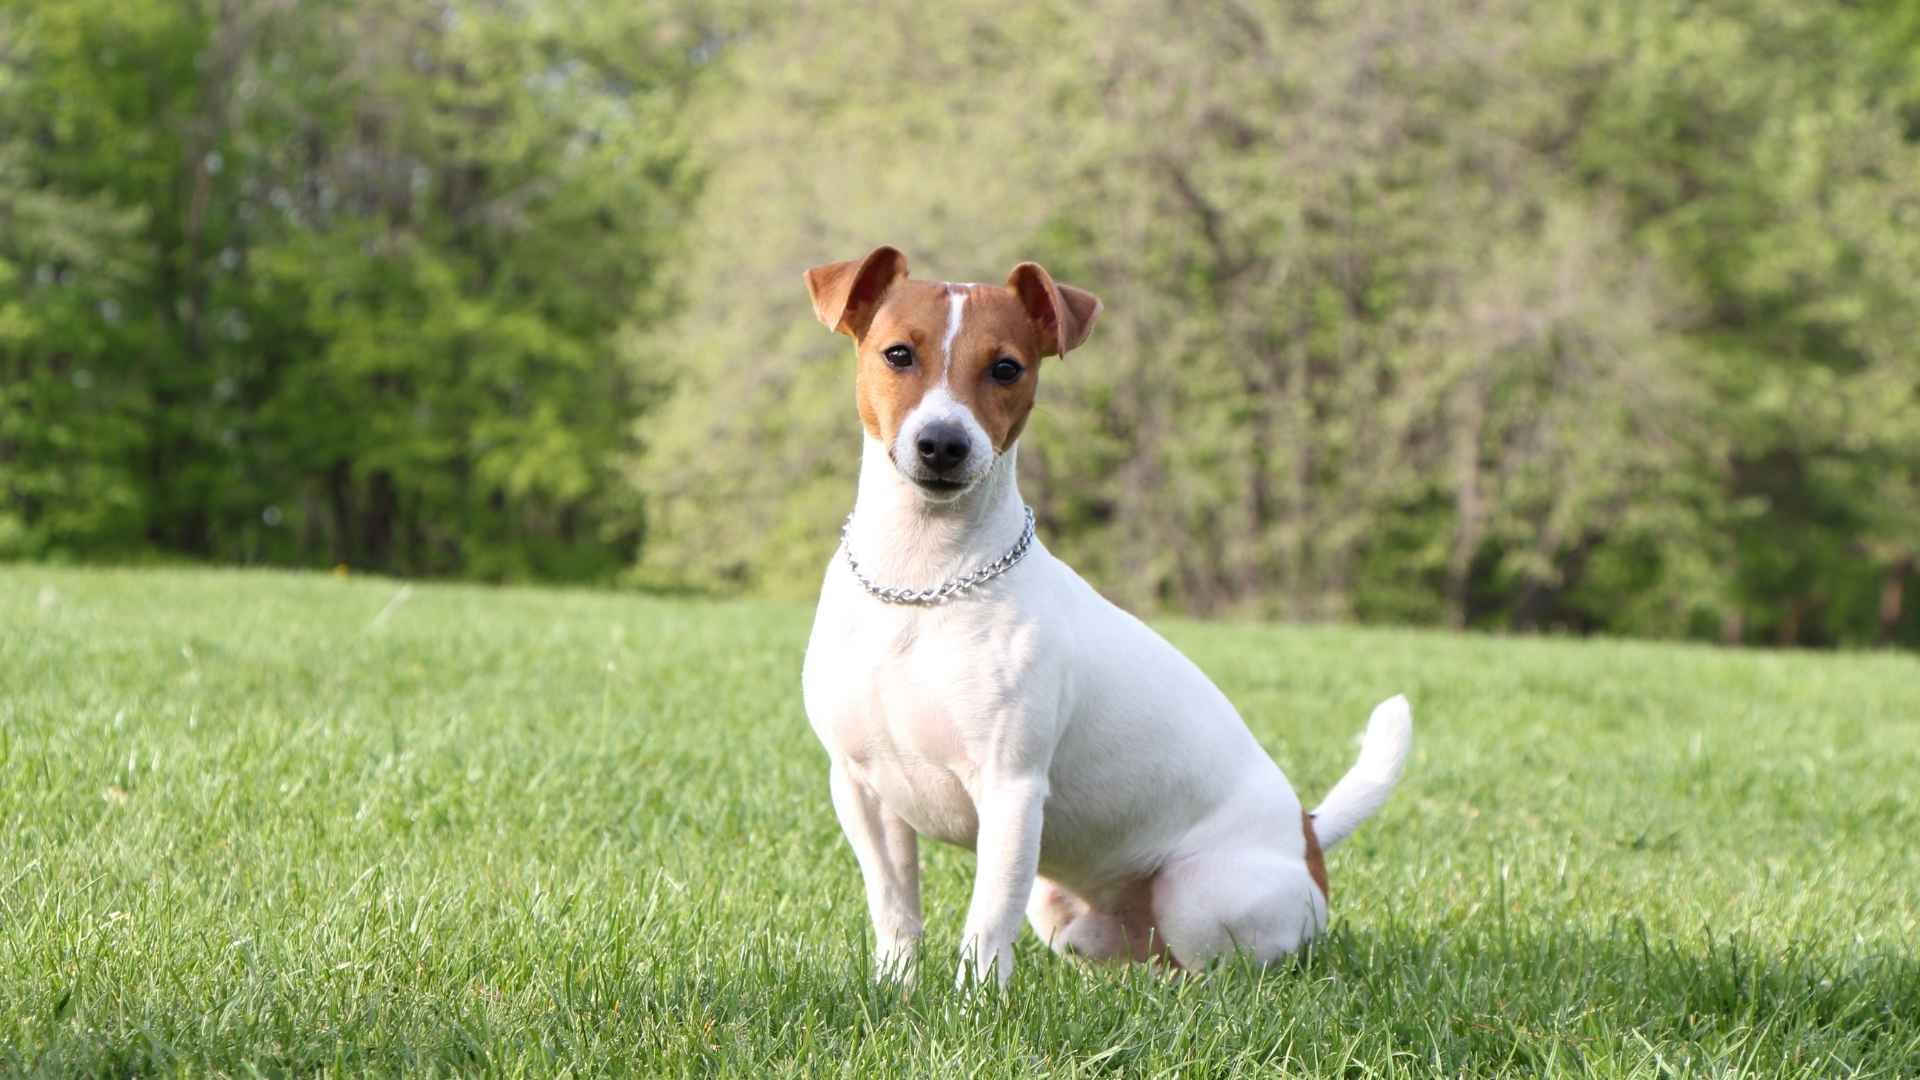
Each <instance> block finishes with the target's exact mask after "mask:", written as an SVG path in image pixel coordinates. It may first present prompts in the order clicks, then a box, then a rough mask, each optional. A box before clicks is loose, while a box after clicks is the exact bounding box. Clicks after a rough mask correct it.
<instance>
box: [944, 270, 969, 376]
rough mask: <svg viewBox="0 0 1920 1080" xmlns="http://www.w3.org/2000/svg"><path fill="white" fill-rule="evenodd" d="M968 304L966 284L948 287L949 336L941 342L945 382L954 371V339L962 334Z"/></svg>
mask: <svg viewBox="0 0 1920 1080" xmlns="http://www.w3.org/2000/svg"><path fill="white" fill-rule="evenodd" d="M966 306H967V288H966V286H964V285H950V286H948V287H947V336H946V340H944V341H942V342H941V343H940V355H941V357H942V359H943V360H944V361H945V362H946V366H945V367H944V368H942V369H941V371H940V376H941V381H942V382H945V381H946V377H947V375H948V374H949V373H951V372H952V371H953V339H954V338H956V337H958V336H959V335H960V317H961V315H962V313H963V312H964V310H965V308H966Z"/></svg>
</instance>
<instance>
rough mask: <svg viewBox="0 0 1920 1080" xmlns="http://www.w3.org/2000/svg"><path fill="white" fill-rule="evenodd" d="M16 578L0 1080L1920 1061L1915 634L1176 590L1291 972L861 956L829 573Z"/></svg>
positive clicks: (1026, 952)
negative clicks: (1210, 614)
mask: <svg viewBox="0 0 1920 1080" xmlns="http://www.w3.org/2000/svg"><path fill="white" fill-rule="evenodd" d="M399 589H400V587H399V586H398V585H397V584H396V583H394V582H390V581H383V580H361V579H353V580H341V579H336V578H332V577H327V576H317V575H308V576H301V575H285V574H269V573H243V572H213V571H119V572H115V571H79V570H51V569H39V568H21V567H15V568H0V1075H8V1074H21V1073H24V1074H34V1073H38V1074H45V1075H61V1076H65V1075H74V1074H114V1075H133V1074H138V1075H143V1076H144V1075H152V1074H156V1073H172V1072H182V1073H195V1074H203V1073H226V1074H248V1073H252V1072H255V1071H260V1072H265V1073H277V1074H288V1073H302V1074H304V1073H315V1072H328V1073H335V1072H337V1073H360V1072H367V1071H374V1072H396V1073H398V1072H404V1073H425V1072H443V1073H460V1074H474V1073H496V1072H497V1073H555V1072H566V1073H582V1074H598V1073H644V1074H667V1075H680V1074H702V1075H714V1074H725V1075H739V1076H760V1075H780V1074H789V1073H792V1074H810V1075H811V1074H832V1075H843V1076H869V1075H875V1074H878V1073H899V1074H940V1075H962V1074H964V1075H969V1076H974V1075H978V1076H1002V1075H1024V1074H1033V1073H1055V1074H1066V1075H1073V1074H1111V1075H1124V1076H1144V1075H1156V1074H1179V1075H1208V1076H1215V1075H1256V1074H1271V1073H1272V1072H1274V1071H1275V1070H1284V1071H1285V1072H1287V1073H1290V1074H1311V1075H1344V1076H1375V1075H1407V1076H1426V1075H1433V1074H1435V1073H1444V1074H1449V1075H1451V1074H1461V1073H1465V1074H1498V1073H1505V1074H1512V1075H1539V1074H1543V1073H1575V1074H1594V1075H1627V1074H1631V1075H1665V1074H1668V1073H1674V1074H1727V1075H1731V1074H1736V1073H1741V1074H1766V1075H1775V1074H1786V1075H1805V1076H1838V1075H1871V1076H1913V1075H1916V1074H1920V946H1917V945H1916V941H1917V939H1920V914H1917V913H1916V900H1915V898H1916V889H1917V888H1920V856H1917V855H1916V841H1917V840H1920V796H1916V794H1915V792H1914V785H1915V783H1916V781H1920V659H1916V658H1915V657H1912V656H1898V655H1838V656H1836V655H1816V654H1780V653H1769V652H1726V651H1716V650H1711V649H1703V648H1695V647H1681V646H1673V645H1653V644H1629V643H1615V642H1576V641H1555V640H1525V639H1521V640H1504V639H1496V638H1485V637H1450V636H1445V635H1439V634H1432V633H1417V632H1404V631H1384V630H1345V629H1339V630H1328V629H1303V628H1291V627H1267V626H1241V625H1227V624H1198V623H1191V622H1178V621H1170V622H1166V623H1163V624H1162V625H1163V628H1164V629H1165V630H1166V632H1167V633H1168V634H1169V635H1170V636H1171V637H1172V638H1173V639H1174V641H1175V643H1176V644H1178V645H1179V646H1181V647H1182V648H1183V649H1185V650H1187V651H1188V652H1189V654H1190V655H1192V656H1193V657H1194V658H1195V659H1196V660H1197V661H1198V662H1199V663H1200V665H1201V666H1202V667H1203V668H1205V669H1206V670H1207V671H1208V672H1210V673H1211V674H1212V675H1213V676H1214V677H1215V678H1216V679H1217V680H1218V681H1219V682H1220V683H1221V684H1222V686H1223V687H1224V688H1225V689H1226V690H1227V692H1228V694H1229V695H1230V696H1232V697H1233V698H1234V699H1235V701H1236V702H1238V703H1239V705H1240V706H1241V708H1242V710H1243V712H1244V713H1245V714H1246V715H1247V717H1248V720H1249V722H1250V723H1251V724H1252V726H1253V728H1254V730H1255V731H1256V732H1257V733H1258V734H1259V736H1260V737H1261V740H1262V741H1263V742H1264V743H1265V744H1266V746H1267V747H1268V748H1269V749H1270V750H1271V751H1272V752H1273V753H1274V754H1275V756H1276V757H1277V758H1278V760H1279V761H1280V763H1281V764H1282V765H1283V766H1284V767H1285V768H1286V770H1287V772H1288V774H1289V775H1290V776H1291V777H1293V779H1294V781H1295V782H1296V783H1297V784H1298V785H1299V786H1300V788H1301V790H1302V792H1303V794H1304V795H1305V796H1306V797H1307V798H1308V799H1309V800H1311V799H1313V798H1314V797H1316V796H1317V795H1319V794H1320V793H1321V792H1323V791H1324V790H1325V789H1326V788H1327V787H1328V786H1329V785H1330V784H1331V783H1332V782H1333V781H1334V779H1335V778H1336V777H1338V776H1339V774H1340V773H1341V772H1342V771H1343V770H1344V769H1345V768H1346V766H1347V764H1348V763H1349V760H1350V755H1351V753H1352V750H1353V745H1354V744H1353V737H1354V735H1355V734H1356V733H1357V732H1358V730H1359V729H1360V727H1361V725H1362V724H1363V723H1364V721H1365V719H1366V715H1367V709H1368V708H1369V706H1371V705H1372V704H1373V703H1374V702H1375V701H1377V700H1379V699H1381V698H1383V697H1385V696H1387V695H1388V694H1390V693H1393V692H1395V691H1405V692H1406V693H1407V694H1408V696H1409V697H1410V698H1411V699H1412V700H1413V704H1414V718H1415V750H1414V756H1413V759H1412V761H1411V763H1410V764H1409V766H1408V770H1407V775H1406V779H1405V780H1403V781H1402V783H1401V786H1400V789H1399V790H1398V792H1396V793H1395V795H1394V797H1393V799H1392V800H1391V801H1390V802H1389V803H1388V804H1387V808H1386V810H1385V811H1384V812H1383V813H1382V814H1381V815H1380V816H1379V817H1377V818H1376V819H1374V820H1373V821H1372V822H1370V823H1369V824H1368V825H1366V826H1365V827H1364V828H1362V829H1361V831H1360V832H1359V833H1358V834H1356V836H1355V837H1354V839H1352V840H1351V841H1349V842H1348V843H1347V844H1346V846H1344V847H1342V848H1341V849H1340V850H1339V851H1338V852H1337V853H1335V854H1334V855H1333V856H1332V857H1331V858H1330V861H1329V862H1330V865H1329V869H1330V872H1331V874H1332V877H1333V900H1334V918H1335V922H1334V930H1333V933H1332V934H1331V936H1330V937H1329V938H1328V939H1326V940H1325V941H1324V942H1322V944H1321V945H1320V946H1319V947H1318V948H1317V949H1315V950H1314V951H1313V952H1312V954H1311V955H1310V956H1309V957H1307V958H1306V959H1305V960H1304V961H1302V962H1301V963H1299V964H1296V965H1291V966H1288V967H1286V968H1284V969H1279V970H1271V971H1267V972H1264V973H1261V972H1257V971H1252V970H1247V969H1245V968H1243V967H1241V968H1235V967H1229V968H1226V969H1220V970H1216V971H1214V972H1212V973H1211V974H1210V975H1209V976H1208V977H1206V978H1203V979H1185V980H1181V979H1167V978H1162V977H1157V976H1155V975H1153V974H1151V973H1149V972H1146V971H1143V970H1140V969H1120V970H1110V969H1101V970H1088V969H1083V968H1079V967H1076V966H1074V965H1072V964H1069V963H1066V962H1063V961H1059V960H1056V959H1054V958H1053V957H1051V956H1050V955H1048V954H1047V953H1046V951H1045V950H1044V949H1043V948H1041V947H1040V946H1039V945H1038V943H1037V942H1035V941H1034V940H1033V939H1032V938H1031V937H1030V936H1028V937H1026V938H1024V939H1023V940H1022V942H1021V945H1020V952H1019V969H1018V970H1017V971H1016V973H1015V978H1014V985H1013V990H1012V992H1011V994H1010V995H1008V996H1007V997H1005V998H995V997H981V998H964V997H961V996H959V995H956V994H955V993H954V992H953V991H951V990H950V989H949V988H948V977H949V975H950V973H951V971H952V968H953V960H952V950H953V949H954V948H955V945H956V938H957V934H958V929H959V923H960V918H961V912H962V908H963V906H964V904H965V901H966V897H967V883H968V876H969V871H970V869H971V856H970V855H968V854H966V853H964V852H956V851H953V850H951V849H945V848H931V849H929V850H928V851H927V856H926V860H925V862H926V885H925V893H926V901H927V915H928V928H929V936H928V946H929V949H930V952H929V956H930V961H929V962H930V970H929V972H928V975H929V977H928V978H926V979H924V980H922V984H921V987H920V988H919V989H917V990H915V991H913V992H912V993H910V994H907V995H904V996H903V995H900V994H898V993H895V992H890V991H888V990H885V989H882V988H878V987H875V986H872V985H870V984H869V982H868V980H867V979H866V969H867V959H866V956H865V952H866V949H867V935H866V927H865V913H864V910H863V907H862V900H861V891H860V884H859V877H858V873H857V871H856V869H855V867H854V863H853V859H852V856H851V854H850V853H849V852H848V850H847V849H846V848H845V846H844V845H843V843H842V841H841V839H840V836H839V832H838V829H837V827H836V826H835V824H834V819H833V814H832V811H831V809H830V808H829V805H828V801H827V788H826V769H825V758H824V756H823V754H822V753H821V751H820V749H819V747H818V745H817V744H816V743H815V742H814V739H813V736H812V734H811V732H809V731H808V729H807V726H806V721H805V719H804V717H803V716H802V713H801V709H800V699H799V670H800V657H801V652H802V650H803V648H804V644H805V639H806V631H807V624H808V619H809V615H810V612H809V610H808V609H807V608H805V607H799V606H778V605H766V604H748V603H728V604H714V603H700V602H691V601H687V602H682V601H665V600H655V599H647V598H640V597H635V596H624V595H608V594H600V593H589V592H551V591H537V590H528V589H505V590H500V589H486V588H463V587H442V586H415V587H413V588H411V589H410V590H406V591H405V592H404V593H401V592H400V591H399Z"/></svg>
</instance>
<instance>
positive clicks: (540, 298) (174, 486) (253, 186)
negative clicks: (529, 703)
mask: <svg viewBox="0 0 1920 1080" xmlns="http://www.w3.org/2000/svg"><path fill="white" fill-rule="evenodd" d="M0 20H4V22H0V32H5V34H6V37H7V39H8V40H9V41H11V42H13V43H14V45H13V48H12V49H11V50H10V51H9V53H8V54H7V55H6V56H5V57H4V61H5V66H4V72H5V76H4V77H5V78H6V80H7V83H6V93H5V95H4V104H0V110H3V111H4V116H0V131H7V132H13V133H17V134H16V136H15V137H14V138H13V139H12V140H11V141H9V142H8V143H7V144H6V147H5V157H4V158H0V163H3V164H0V169H3V170H4V171H0V184H4V185H5V186H4V187H0V206H7V207H10V216H11V217H13V218H15V219H17V220H18V221H19V222H20V223H21V224H22V225H24V229H23V230H19V231H16V230H9V235H8V238H7V240H6V241H5V243H6V245H7V246H6V248H5V250H4V253H3V258H4V261H0V267H4V268H5V269H4V271H0V313H4V314H0V358H3V359H4V363H5V365H6V366H8V367H10V368H11V369H12V371H11V372H9V380H8V383H7V386H6V390H5V392H6V393H7V395H8V403H9V405H17V409H16V408H9V410H8V412H7V415H8V417H9V420H8V424H9V427H8V429H7V430H5V431H0V551H4V552H10V553H16V554H29V555H34V554H38V555H48V554H58V553H63V552H64V553H71V554H87V553H97V552H101V551H112V550H115V549H121V550H124V549H126V548H130V547H133V546H135V545H145V544H153V545H156V546H158V547H160V548H162V549H165V550H170V551H176V552H181V553H185V554H190V555H198V556H208V557H215V558H222V559H241V560H247V561H268V562H313V561H320V560H325V561H329V562H341V563H350V564H353V565H359V566H371V567H379V568H388V569H393V570H400V571H406V572H412V573H464V574H469V575H475V576H481V577H519V576H527V575H536V574H537V575H542V576H559V577H606V576H608V575H610V574H611V573H612V572H614V571H615V570H617V569H618V568H620V567H621V566H624V565H625V564H626V563H627V562H628V561H630V560H631V558H632V557H633V554H634V552H635V550H636V548H637V544H638V541H639V537H640V535H641V532H642V529H643V524H644V522H643V519H642V516H641V510H640V503H639V496H638V494H637V493H636V492H635V491H633V490H632V489H631V488H630V487H629V486H627V485H626V484H625V483H624V482H622V481H621V479H620V477H619V475H618V472H617V468H616V465H617V456H616V455H617V454H618V453H619V452H620V451H623V450H627V449H630V448H631V447H632V445H634V444H633V436H632V424H633V422H634V421H635V419H636V418H638V417H639V416H641V415H644V413H645V411H646V410H647V409H648V408H649V407H651V405H652V404H653V402H654V401H655V399H656V397H657V387H656V386H655V385H654V382H653V380H652V379H651V378H650V377H649V376H648V375H647V370H648V368H649V366H650V364H649V362H648V358H647V357H646V356H645V355H644V354H643V353H641V352H639V351H636V349H635V348H634V347H633V345H632V344H631V339H632V338H633V336H634V329H635V327H637V326H640V325H643V324H645V323H647V322H649V321H651V320H655V319H657V318H658V314H659V311H660V310H661V308H662V306H663V305H665V304H667V303H668V302H669V300H670V296H671V290H670V285H671V282H670V281H669V280H668V279H667V278H666V277H665V276H664V275H663V274H661V273H660V267H661V266H662V265H663V264H664V262H665V260H666V258H667V256H668V254H669V252H670V250H671V245H672V240H673V236H674V228H673V223H674V222H675V221H676V220H678V219H679V218H680V217H681V216H682V214H683V210H684V207H685V201H686V198H687V196H688V194H689V192H690V190H691V189H690V187H689V177H688V174H687V173H686V171H685V170H684V169H683V168H682V167H681V164H680V162H681V160H682V158H683V156H684V153H683V150H682V148H681V144H680V141H679V139H678V137H677V135H676V134H675V132H674V131H673V125H672V117H673V114H674V112H675V109H676V107H677V102H678V99H679V97H680V96H681V95H682V94H683V93H684V90H685V86H686V81H687V78H688V74H689V68H688V61H687V60H686V55H687V51H686V49H685V48H684V47H682V46H677V45H676V44H675V43H674V42H673V40H672V37H673V34H674V33H675V32H677V30H676V26H675V25H674V24H672V23H670V22H667V21H665V20H663V19H660V18H658V17H656V16H652V15H646V14H638V13H630V12H614V11H608V10H604V9H603V8H602V6H601V5H594V4H586V3H573V4H564V3H563V4H551V3H542V4H517V3H506V4H496V3H472V4H464V3H463V4H443V3H438V2H429V0H409V2H406V3H400V4H378V5H373V4H347V3H330V4H303V5H293V4H255V5H234V4H216V3H212V2H211V0H208V2H198V3H186V4H176V3H158V2H150V3H135V4H131V5H129V4H123V3H120V2H118V0H115V2H111V3H109V2H105V0H76V2H74V3H67V4H60V5H29V6H27V7H25V8H24V9H21V8H13V9H9V10H8V11H7V13H6V14H4V15H0ZM9 196H11V197H9Z"/></svg>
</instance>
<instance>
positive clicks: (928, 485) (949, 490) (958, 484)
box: [907, 476, 972, 495]
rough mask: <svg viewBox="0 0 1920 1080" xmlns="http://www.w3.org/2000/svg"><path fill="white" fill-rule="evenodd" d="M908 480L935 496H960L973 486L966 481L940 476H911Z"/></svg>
mask: <svg viewBox="0 0 1920 1080" xmlns="http://www.w3.org/2000/svg"><path fill="white" fill-rule="evenodd" d="M907 479H909V480H912V481H913V482H914V483H915V484H918V485H919V486H920V488H921V489H922V490H924V491H931V492H933V493H934V494H935V495H958V494H960V493H961V492H963V491H965V490H967V488H968V487H970V486H972V485H970V484H968V483H967V482H966V481H964V480H946V479H943V478H941V477H938V476H910V477H908V478H907Z"/></svg>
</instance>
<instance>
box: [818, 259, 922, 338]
mask: <svg viewBox="0 0 1920 1080" xmlns="http://www.w3.org/2000/svg"><path fill="white" fill-rule="evenodd" d="M906 276H907V257H906V256H905V255H902V254H900V251H899V249H897V248H891V247H877V248H874V249H873V250H872V251H870V252H868V253H867V257H866V258H864V259H848V260H847V261H846V262H837V263H828V264H826V265H825V266H816V267H814V268H813V269H811V270H809V271H807V273H806V278H807V293H808V294H809V295H811V296H812V297H813V316H814V318H816V319H819V320H820V322H821V323H822V324H824V325H825V326H826V328H827V329H829V330H832V331H833V332H834V333H836V334H848V335H851V336H852V337H853V339H854V340H855V341H858V340H859V339H860V338H861V337H862V336H863V335H865V334H866V332H867V326H868V325H869V324H871V323H872V322H873V313H874V312H875V311H878V310H879V309H880V301H881V299H882V298H883V297H885V296H886V295H887V290H888V289H890V288H892V287H893V283H894V282H895V281H897V280H899V279H900V278H903V277H906Z"/></svg>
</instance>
